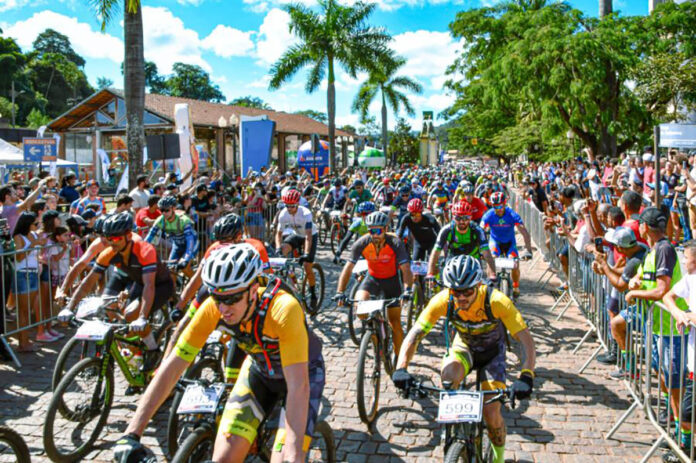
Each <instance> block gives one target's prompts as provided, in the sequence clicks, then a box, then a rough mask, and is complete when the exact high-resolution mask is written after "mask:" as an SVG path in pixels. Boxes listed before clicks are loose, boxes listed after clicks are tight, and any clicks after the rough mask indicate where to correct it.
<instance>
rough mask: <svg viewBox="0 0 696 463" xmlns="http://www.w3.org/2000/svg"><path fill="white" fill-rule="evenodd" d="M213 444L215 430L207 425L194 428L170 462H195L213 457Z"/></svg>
mask: <svg viewBox="0 0 696 463" xmlns="http://www.w3.org/2000/svg"><path fill="white" fill-rule="evenodd" d="M214 445H215V432H214V431H213V430H212V429H210V428H209V427H207V426H205V427H203V426H201V427H199V428H196V429H194V430H193V432H192V433H191V434H189V436H188V437H187V438H186V439H185V440H184V441H183V442H182V443H181V446H180V447H179V450H178V451H177V452H176V455H174V458H173V459H172V463H195V462H199V461H206V460H210V459H212V457H213V447H214ZM208 450H209V451H208ZM201 453H202V455H201Z"/></svg>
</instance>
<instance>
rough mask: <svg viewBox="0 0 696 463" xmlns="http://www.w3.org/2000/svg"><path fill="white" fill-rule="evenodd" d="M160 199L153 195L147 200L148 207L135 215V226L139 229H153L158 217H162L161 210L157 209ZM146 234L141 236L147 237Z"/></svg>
mask: <svg viewBox="0 0 696 463" xmlns="http://www.w3.org/2000/svg"><path fill="white" fill-rule="evenodd" d="M159 200H160V197H159V196H157V195H152V196H150V197H149V198H147V207H144V208H142V209H140V210H139V211H138V212H136V214H135V226H136V227H138V228H148V227H151V226H152V225H153V224H154V223H155V220H157V217H159V216H160V215H162V213H161V212H160V210H159V208H158V207H157V201H159ZM145 234H146V233H144V232H143V233H141V236H145Z"/></svg>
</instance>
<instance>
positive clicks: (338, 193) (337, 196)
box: [283, 178, 347, 211]
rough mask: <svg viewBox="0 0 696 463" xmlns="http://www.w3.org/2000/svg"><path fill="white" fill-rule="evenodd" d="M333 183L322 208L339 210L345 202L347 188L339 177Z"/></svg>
mask: <svg viewBox="0 0 696 463" xmlns="http://www.w3.org/2000/svg"><path fill="white" fill-rule="evenodd" d="M333 185H334V187H333V188H332V189H331V190H329V194H328V195H326V199H325V200H324V203H323V204H322V207H323V208H324V209H329V210H331V209H333V210H336V211H340V210H343V206H345V204H346V198H347V189H346V187H345V186H344V185H343V182H342V181H341V179H340V178H337V179H335V180H334V182H333ZM283 195H284V194H283Z"/></svg>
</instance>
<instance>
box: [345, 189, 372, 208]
mask: <svg viewBox="0 0 696 463" xmlns="http://www.w3.org/2000/svg"><path fill="white" fill-rule="evenodd" d="M348 197H349V198H350V199H352V200H354V201H355V203H356V204H357V205H360V204H362V203H364V202H365V201H372V193H370V192H369V191H368V190H367V189H365V188H363V190H362V193H358V190H353V191H351V192H350V194H349V195H348Z"/></svg>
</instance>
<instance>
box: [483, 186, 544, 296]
mask: <svg viewBox="0 0 696 463" xmlns="http://www.w3.org/2000/svg"><path fill="white" fill-rule="evenodd" d="M506 202H507V201H506V199H505V195H504V194H503V193H501V192H497V193H493V194H492V195H491V207H492V209H490V210H489V211H488V212H486V213H485V214H484V215H483V218H482V219H481V226H482V227H484V229H486V230H490V234H491V238H490V241H489V243H488V247H489V248H490V250H491V253H492V254H493V256H495V257H499V256H503V257H512V258H514V259H517V258H518V257H520V255H519V254H518V251H517V240H516V239H515V227H517V229H518V230H519V232H520V234H521V235H522V238H523V239H524V246H525V247H526V248H527V252H526V253H524V254H522V256H521V257H522V258H523V259H530V258H531V257H532V240H531V238H530V237H529V232H528V231H527V229H526V228H525V226H524V222H522V217H520V216H519V214H518V213H517V212H515V211H513V210H512V209H511V208H510V207H508V206H506ZM511 273H512V295H513V297H515V298H516V297H518V296H519V295H520V268H519V264H518V263H516V264H515V268H513V269H512V272H511Z"/></svg>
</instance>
